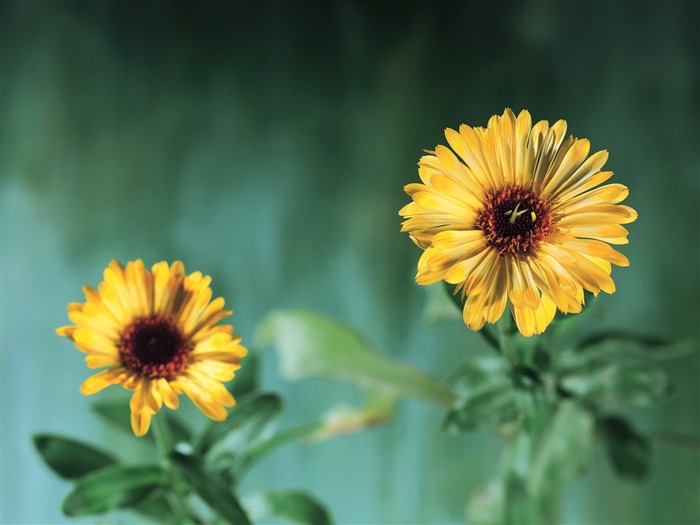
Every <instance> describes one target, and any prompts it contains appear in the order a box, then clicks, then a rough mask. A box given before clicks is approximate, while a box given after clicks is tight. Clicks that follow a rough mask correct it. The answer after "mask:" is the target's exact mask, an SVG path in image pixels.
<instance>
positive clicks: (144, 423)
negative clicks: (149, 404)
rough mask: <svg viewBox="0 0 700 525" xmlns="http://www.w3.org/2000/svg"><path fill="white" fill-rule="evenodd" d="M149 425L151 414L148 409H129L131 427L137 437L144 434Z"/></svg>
mask: <svg viewBox="0 0 700 525" xmlns="http://www.w3.org/2000/svg"><path fill="white" fill-rule="evenodd" d="M150 426H151V414H150V413H149V412H148V411H146V410H143V411H141V412H134V411H133V410H132V411H131V429H132V430H133V431H134V434H135V435H136V436H137V437H141V436H145V435H146V433H147V432H148V429H149V427H150Z"/></svg>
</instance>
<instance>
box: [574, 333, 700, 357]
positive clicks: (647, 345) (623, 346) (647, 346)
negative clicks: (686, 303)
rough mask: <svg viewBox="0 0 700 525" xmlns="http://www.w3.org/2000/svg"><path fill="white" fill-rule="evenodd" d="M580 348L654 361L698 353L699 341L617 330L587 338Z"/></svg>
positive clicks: (587, 350)
mask: <svg viewBox="0 0 700 525" xmlns="http://www.w3.org/2000/svg"><path fill="white" fill-rule="evenodd" d="M578 347H579V351H580V352H593V353H596V354H598V355H610V354H613V353H620V354H621V353H627V354H638V355H640V356H642V355H643V356H646V357H651V358H654V359H678V358H681V357H685V356H687V355H690V354H692V353H694V352H697V350H698V341H696V340H692V339H687V340H684V341H675V342H670V341H667V340H665V339H663V338H660V337H653V336H648V335H641V334H634V333H629V332H623V331H617V330H616V331H607V332H601V333H598V334H593V335H591V336H589V337H586V338H585V339H583V340H582V341H581V342H580V343H579V344H578Z"/></svg>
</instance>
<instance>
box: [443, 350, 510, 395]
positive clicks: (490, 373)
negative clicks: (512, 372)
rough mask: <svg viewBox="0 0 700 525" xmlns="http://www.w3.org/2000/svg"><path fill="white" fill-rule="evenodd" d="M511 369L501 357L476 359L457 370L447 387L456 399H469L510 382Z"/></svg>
mask: <svg viewBox="0 0 700 525" xmlns="http://www.w3.org/2000/svg"><path fill="white" fill-rule="evenodd" d="M508 374H509V367H508V364H507V363H506V361H505V360H504V359H501V358H500V357H491V356H488V357H476V358H473V359H471V360H469V361H468V362H466V363H463V364H462V365H460V366H459V368H457V370H455V371H454V372H453V373H452V374H451V375H450V376H449V377H448V378H447V385H448V387H449V389H450V390H451V391H452V393H453V394H454V396H455V398H456V399H467V398H469V397H471V396H474V395H475V394H479V393H480V392H482V391H485V390H490V389H491V388H492V387H494V386H500V385H502V384H503V383H507V382H509V381H510V380H509V376H508Z"/></svg>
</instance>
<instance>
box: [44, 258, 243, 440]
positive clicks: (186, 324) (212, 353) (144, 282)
mask: <svg viewBox="0 0 700 525" xmlns="http://www.w3.org/2000/svg"><path fill="white" fill-rule="evenodd" d="M210 282H211V278H210V277H208V276H203V275H202V274H201V273H200V272H195V273H192V274H190V275H187V276H186V275H185V268H184V266H183V265H182V263H181V262H179V261H178V262H175V263H173V265H172V266H168V263H166V262H159V263H157V264H155V265H153V268H152V269H151V271H150V272H149V271H148V270H147V269H146V268H145V267H144V265H143V262H142V261H140V260H138V261H135V262H130V263H128V264H127V265H126V268H124V267H123V266H122V265H121V264H119V263H118V262H117V261H112V262H111V263H110V265H109V267H108V268H106V269H105V271H104V281H103V282H101V283H100V286H99V288H98V289H97V290H95V289H93V288H90V287H89V286H85V287H83V291H84V292H85V298H86V299H87V300H86V302H84V303H71V304H69V305H68V317H69V318H70V320H71V321H73V323H75V325H74V326H64V327H62V328H59V329H58V330H57V333H58V334H59V335H65V336H66V337H68V338H69V339H71V340H72V341H73V342H74V343H75V345H76V346H77V347H78V348H79V349H80V350H82V351H83V352H85V353H87V354H88V355H87V357H86V358H85V361H86V362H87V365H88V367H90V368H103V367H108V369H107V370H105V371H102V372H99V373H98V374H95V375H93V376H92V377H90V378H88V379H87V380H86V381H85V382H84V383H83V384H82V386H81V387H80V391H81V392H82V393H83V394H85V395H90V394H94V393H96V392H99V391H100V390H102V389H104V388H106V387H108V386H109V385H112V384H119V385H121V386H123V387H124V388H126V389H128V390H132V391H133V392H134V394H133V396H132V397H131V403H130V407H131V426H132V428H133V430H134V433H135V434H136V435H137V436H143V435H144V434H146V432H148V428H149V426H150V423H151V416H152V415H153V414H155V413H156V412H158V411H159V410H160V408H161V406H162V404H163V403H165V405H166V406H167V407H168V408H171V409H176V408H177V407H178V406H179V400H178V394H182V393H184V394H186V395H187V396H188V397H189V398H190V399H191V400H192V402H193V403H194V404H195V405H196V406H197V408H199V409H200V410H201V411H202V412H203V413H204V414H206V415H207V416H209V417H210V418H212V419H214V420H216V421H221V420H223V419H226V415H227V413H226V408H225V407H230V406H233V405H234V403H235V401H234V399H233V397H232V396H231V394H230V393H229V392H228V390H226V387H224V385H223V384H222V383H221V382H222V381H230V380H231V379H233V376H234V371H235V370H237V369H238V368H240V359H241V357H243V356H245V355H246V353H247V351H246V349H245V348H244V347H242V346H241V345H240V344H239V342H240V340H241V338H240V337H238V336H234V335H232V334H233V327H232V326H229V325H216V323H217V322H218V321H220V320H221V319H223V318H224V317H227V316H229V315H230V314H231V310H224V309H223V307H224V300H223V298H221V297H220V298H218V299H215V300H214V301H212V300H211V296H212V291H211V288H209V283H210Z"/></svg>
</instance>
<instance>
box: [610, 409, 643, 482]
mask: <svg viewBox="0 0 700 525" xmlns="http://www.w3.org/2000/svg"><path fill="white" fill-rule="evenodd" d="M598 431H599V433H600V436H601V437H602V439H603V441H604V443H605V448H606V451H607V454H608V459H610V463H612V466H613V467H614V469H615V471H616V472H617V474H618V475H619V476H620V477H622V478H627V479H633V480H637V481H641V480H643V479H644V478H646V477H647V475H648V474H649V466H650V460H651V458H650V455H651V443H650V441H649V439H647V438H646V437H645V436H643V435H642V434H640V433H639V432H637V430H636V429H635V428H634V427H633V426H632V424H631V423H630V422H629V421H627V420H626V419H624V418H622V417H619V416H605V417H603V418H601V419H600V420H599V421H598Z"/></svg>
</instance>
